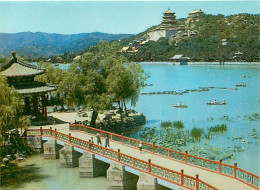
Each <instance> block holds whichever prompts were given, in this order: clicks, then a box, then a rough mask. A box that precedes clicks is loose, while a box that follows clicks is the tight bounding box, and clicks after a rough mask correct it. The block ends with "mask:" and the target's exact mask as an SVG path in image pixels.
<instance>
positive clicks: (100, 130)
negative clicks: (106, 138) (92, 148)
mask: <svg viewBox="0 0 260 190" xmlns="http://www.w3.org/2000/svg"><path fill="white" fill-rule="evenodd" d="M99 132H100V138H102V127H100V129H99Z"/></svg>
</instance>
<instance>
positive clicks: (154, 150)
mask: <svg viewBox="0 0 260 190" xmlns="http://www.w3.org/2000/svg"><path fill="white" fill-rule="evenodd" d="M154 152H155V141H153V153H154Z"/></svg>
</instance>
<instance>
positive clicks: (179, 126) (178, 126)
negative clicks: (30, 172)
mask: <svg viewBox="0 0 260 190" xmlns="http://www.w3.org/2000/svg"><path fill="white" fill-rule="evenodd" d="M173 127H174V129H177V130H180V129H183V128H184V124H183V123H182V122H181V121H175V122H174V123H173Z"/></svg>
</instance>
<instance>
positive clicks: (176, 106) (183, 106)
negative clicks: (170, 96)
mask: <svg viewBox="0 0 260 190" xmlns="http://www.w3.org/2000/svg"><path fill="white" fill-rule="evenodd" d="M170 106H171V107H174V108H188V106H187V105H185V104H184V105H175V104H170Z"/></svg>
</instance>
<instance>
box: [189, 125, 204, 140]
mask: <svg viewBox="0 0 260 190" xmlns="http://www.w3.org/2000/svg"><path fill="white" fill-rule="evenodd" d="M202 134H203V129H201V128H196V127H194V128H192V130H191V132H190V136H191V137H192V138H193V139H194V140H195V141H200V139H201V137H202Z"/></svg>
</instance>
